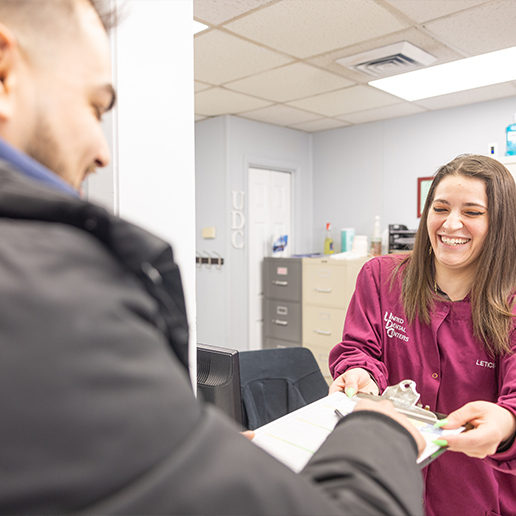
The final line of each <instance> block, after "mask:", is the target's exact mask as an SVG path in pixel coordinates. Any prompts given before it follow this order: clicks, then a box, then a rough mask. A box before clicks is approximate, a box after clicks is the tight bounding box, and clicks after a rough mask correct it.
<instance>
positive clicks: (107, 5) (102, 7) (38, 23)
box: [0, 0, 117, 35]
mask: <svg viewBox="0 0 516 516" xmlns="http://www.w3.org/2000/svg"><path fill="white" fill-rule="evenodd" d="M87 1H88V2H89V3H90V4H91V6H92V7H93V9H95V11H96V13H97V14H98V16H99V18H100V20H101V22H102V25H103V26H104V28H105V29H106V32H108V31H109V30H110V29H111V28H113V27H114V26H115V25H116V23H117V14H116V12H117V11H116V7H112V5H111V2H110V1H109V0H87ZM75 10H76V0H37V1H35V0H0V23H5V22H7V24H8V25H9V22H11V23H13V22H14V23H15V25H17V26H18V27H21V26H23V25H25V26H27V25H30V24H32V25H33V26H35V27H38V28H40V29H43V30H45V29H47V30H48V31H49V33H50V34H53V35H55V34H56V32H55V30H56V29H58V27H59V25H60V24H62V23H63V22H64V23H65V25H66V24H68V25H69V22H66V17H67V16H68V17H70V18H72V17H73V15H74V13H75ZM72 30H73V29H72Z"/></svg>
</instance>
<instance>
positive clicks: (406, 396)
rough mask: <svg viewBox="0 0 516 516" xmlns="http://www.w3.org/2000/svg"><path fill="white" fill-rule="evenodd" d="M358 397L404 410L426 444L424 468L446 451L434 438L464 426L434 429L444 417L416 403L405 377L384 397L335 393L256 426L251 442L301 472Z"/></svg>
mask: <svg viewBox="0 0 516 516" xmlns="http://www.w3.org/2000/svg"><path fill="white" fill-rule="evenodd" d="M359 398H369V399H374V400H384V399H390V400H391V401H392V402H393V404H394V406H395V407H396V409H397V410H399V411H400V412H401V411H404V412H403V413H405V414H406V415H407V417H408V418H409V420H410V421H411V422H412V423H413V424H414V426H416V428H418V430H419V431H420V432H421V433H422V435H423V437H424V438H425V441H426V443H427V447H426V448H425V450H424V451H423V453H422V454H421V456H420V457H419V458H418V460H417V462H418V465H419V466H420V468H424V467H425V466H427V465H428V464H429V463H430V462H432V461H433V460H435V459H436V458H437V457H439V456H440V455H441V454H442V453H444V452H445V451H446V448H443V447H440V446H438V445H436V444H435V443H432V441H433V440H435V439H438V438H439V437H441V436H443V437H446V435H450V434H457V433H460V432H462V431H463V430H464V429H465V428H464V427H461V428H460V429H454V430H442V429H440V428H437V429H436V428H434V427H433V425H434V423H435V422H436V421H438V419H441V418H442V417H444V416H441V414H436V413H434V412H431V411H429V410H426V409H425V408H422V407H419V406H417V402H418V400H419V393H418V392H417V391H416V384H415V382H413V381H412V380H404V381H403V382H400V383H399V384H398V385H395V386H392V387H388V388H387V389H386V390H385V391H384V393H383V394H382V395H381V396H373V395H371V394H363V393H359V394H357V395H355V396H353V397H352V398H349V397H348V396H347V395H346V394H344V393H343V392H334V393H333V394H331V395H329V396H326V397H324V398H321V399H320V400H317V401H314V402H313V403H311V404H309V405H306V406H305V407H302V408H300V409H298V410H295V411H294V412H291V413H290V414H287V415H285V416H283V417H281V418H279V419H276V420H275V421H272V422H270V423H268V424H266V425H264V426H262V427H260V428H257V429H256V430H255V437H254V438H253V440H252V442H253V443H254V444H256V445H257V446H259V447H260V448H262V449H264V450H265V451H267V452H268V453H269V454H270V455H272V456H273V457H275V458H276V459H277V460H279V461H280V462H283V463H284V464H285V465H286V466H288V467H290V469H292V470H293V471H294V472H296V473H298V472H299V471H301V470H302V469H303V468H304V467H305V466H306V464H307V463H308V461H309V460H310V459H311V457H312V456H313V455H314V453H316V452H317V450H318V449H319V447H320V446H321V445H322V443H323V442H324V441H325V440H326V439H327V437H328V436H329V435H330V434H331V432H332V431H333V429H334V428H335V426H336V425H337V423H338V422H339V419H340V418H341V417H345V416H346V415H348V414H350V413H351V412H352V411H353V409H354V408H355V405H356V403H357V401H358V399H359ZM407 412H408V414H407Z"/></svg>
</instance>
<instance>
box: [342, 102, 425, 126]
mask: <svg viewBox="0 0 516 516" xmlns="http://www.w3.org/2000/svg"><path fill="white" fill-rule="evenodd" d="M424 111H426V109H424V108H422V107H420V106H416V105H415V104H411V103H410V102H403V103H402V104H395V105H394V106H386V107H381V108H377V109H368V110H367V111H359V112H358V113H349V114H347V115H344V116H343V117H338V118H341V119H343V120H345V121H346V122H351V123H352V124H365V123H367V122H375V121H377V120H386V119H388V118H398V117H400V116H407V115H415V114H417V113H423V112H424Z"/></svg>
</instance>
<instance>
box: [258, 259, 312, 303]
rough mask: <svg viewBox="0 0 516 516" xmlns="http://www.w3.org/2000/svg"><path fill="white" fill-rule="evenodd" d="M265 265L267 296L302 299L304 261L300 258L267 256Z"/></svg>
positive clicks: (289, 299)
mask: <svg viewBox="0 0 516 516" xmlns="http://www.w3.org/2000/svg"><path fill="white" fill-rule="evenodd" d="M263 266H264V271H263V277H264V289H263V294H264V296H265V297H267V298H273V299H286V300H288V301H300V299H301V280H302V263H301V260H300V259H299V258H297V259H295V258H291V259H288V258H285V259H282V258H265V259H264V262H263Z"/></svg>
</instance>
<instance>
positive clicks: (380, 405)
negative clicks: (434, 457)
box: [353, 399, 426, 457]
mask: <svg viewBox="0 0 516 516" xmlns="http://www.w3.org/2000/svg"><path fill="white" fill-rule="evenodd" d="M358 410H370V411H373V412H380V413H382V414H385V415H386V416H389V417H390V418H392V419H394V421H396V422H398V423H399V424H400V425H401V426H403V427H404V428H406V429H407V430H408V431H409V432H410V435H412V437H413V438H414V439H415V441H416V444H417V450H418V454H417V456H418V457H419V456H420V455H421V453H422V452H423V450H424V449H425V447H426V442H425V439H424V438H423V436H422V435H421V432H420V431H419V430H418V429H417V428H416V427H415V426H414V425H413V424H412V423H411V422H410V421H409V420H408V419H407V418H406V417H405V416H404V415H403V414H400V413H399V412H398V411H397V410H396V409H395V408H394V405H393V404H392V402H391V401H389V400H382V401H372V400H366V399H360V400H359V401H358V403H357V405H356V407H355V408H354V410H353V412H356V411H358Z"/></svg>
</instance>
